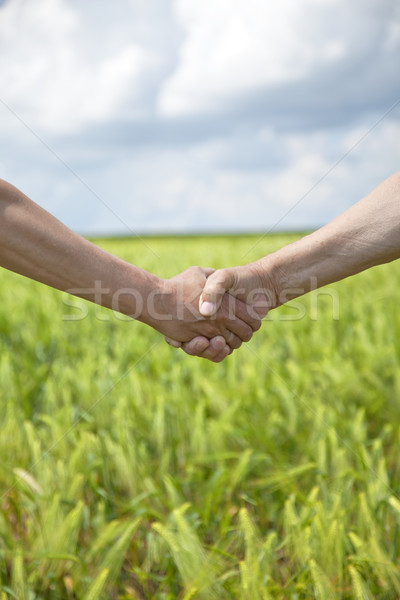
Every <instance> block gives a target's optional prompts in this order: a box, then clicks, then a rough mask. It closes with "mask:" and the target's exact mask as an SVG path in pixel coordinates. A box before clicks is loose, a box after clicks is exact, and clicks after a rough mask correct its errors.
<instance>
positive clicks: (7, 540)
mask: <svg viewBox="0 0 400 600" xmlns="http://www.w3.org/2000/svg"><path fill="white" fill-rule="evenodd" d="M293 239H295V236H288V235H287V236H270V237H267V238H265V239H263V240H262V241H261V242H260V243H259V244H258V245H257V247H256V248H254V249H253V250H252V252H250V253H249V254H247V255H246V257H244V255H245V254H246V253H247V252H248V250H249V249H250V248H251V247H252V246H253V245H254V243H255V241H256V240H257V238H256V237H250V236H247V237H209V238H207V237H202V238H181V239H168V238H164V239H163V238H159V239H152V238H151V239H147V240H146V244H147V245H145V244H143V243H142V242H141V241H140V240H108V241H107V240H102V241H100V242H99V244H100V245H102V246H103V247H104V248H106V249H108V250H110V251H111V252H113V253H116V254H118V255H119V256H121V257H123V258H125V259H127V260H129V261H131V262H134V263H136V264H138V265H139V266H141V267H143V268H146V269H148V270H152V271H153V272H155V273H156V274H158V275H160V276H162V277H169V276H172V275H174V274H175V273H176V272H178V271H181V270H183V269H185V268H186V267H188V266H190V265H192V264H200V265H201V266H213V267H221V266H230V265H234V264H242V263H244V262H248V261H250V260H254V259H255V258H257V257H259V256H261V255H264V254H266V253H268V252H270V251H271V250H273V249H276V248H278V247H280V246H281V245H283V244H285V243H287V242H288V241H291V240H293ZM153 251H154V253H153ZM157 255H158V256H157ZM0 286H1V307H0V340H1V354H0V361H1V362H0V418H1V432H0V494H1V496H0V600H5V599H9V598H10V599H11V598H17V599H18V600H39V599H49V600H53V599H58V598H62V599H64V598H65V599H66V600H70V599H85V600H89V599H91V600H97V599H100V598H112V599H120V600H122V599H129V598H136V599H149V598H156V599H164V600H167V599H170V600H176V599H181V600H183V599H184V600H189V599H209V598H210V599H212V598H214V599H216V600H223V599H225V598H227V599H229V598H235V599H236V598H237V599H240V600H266V599H270V598H274V599H275V598H277V599H281V600H283V599H285V600H289V599H290V600H302V599H307V600H309V599H313V598H317V599H319V600H324V599H341V598H343V599H347V598H348V599H350V598H351V599H357V600H369V599H371V600H373V599H395V598H400V562H399V557H400V428H399V424H400V369H399V353H400V311H399V309H398V307H399V303H400V263H393V264H392V265H385V266H383V267H379V268H376V269H373V270H371V271H369V272H366V273H363V274H360V275H358V276H357V277H354V278H352V279H349V280H346V281H344V282H341V283H339V284H336V285H335V286H333V287H332V290H335V292H334V294H335V296H334V297H333V303H334V310H333V303H332V297H331V296H330V295H319V296H318V295H317V296H316V293H314V295H313V294H311V295H308V296H305V297H304V298H303V299H302V301H301V303H302V307H303V309H304V312H305V315H304V316H303V318H299V317H300V316H301V307H300V306H299V301H297V304H294V305H292V306H290V305H288V306H286V307H282V308H280V309H278V310H276V311H275V312H274V313H271V315H270V316H269V317H267V319H266V322H265V323H264V324H263V327H262V329H261V330H260V332H258V333H257V334H256V335H255V337H254V339H253V340H252V341H251V342H250V343H249V344H248V345H247V346H244V347H242V348H241V349H240V350H238V351H237V352H235V353H234V354H233V355H232V356H231V357H229V358H228V359H227V360H226V361H225V362H223V363H221V364H218V365H215V364H212V363H209V362H207V361H205V360H202V359H198V358H191V357H188V356H186V355H185V354H184V353H183V352H181V351H176V350H173V349H171V348H170V347H168V346H167V345H166V344H165V343H164V342H163V340H162V338H161V336H160V335H159V334H157V333H156V332H154V331H152V330H150V329H149V328H146V327H145V326H144V325H142V324H140V323H136V322H133V321H128V320H121V319H118V318H117V317H116V316H114V315H113V314H112V313H109V312H107V311H106V310H103V309H99V308H98V307H94V306H92V305H89V304H86V306H87V307H88V308H89V311H88V316H87V317H86V318H85V319H83V320H80V321H76V320H66V319H65V317H69V318H71V317H75V316H76V315H77V314H78V313H79V311H78V310H77V309H76V308H73V307H71V306H67V305H66V304H65V302H63V298H64V296H63V295H62V294H61V293H58V292H55V291H54V290H50V289H48V288H45V287H44V286H40V285H39V284H36V283H34V282H31V281H28V280H26V279H24V278H22V277H19V276H17V275H14V274H12V273H8V272H5V271H2V272H0ZM73 302H74V303H80V304H85V303H83V302H80V301H78V300H73ZM337 304H338V305H339V311H340V312H339V315H337V314H336V312H335V311H336V309H337ZM338 316H339V318H338Z"/></svg>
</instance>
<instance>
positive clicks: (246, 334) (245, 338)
mask: <svg viewBox="0 0 400 600" xmlns="http://www.w3.org/2000/svg"><path fill="white" fill-rule="evenodd" d="M252 337H253V330H252V328H251V327H249V326H248V327H247V328H246V330H245V331H244V335H243V338H242V339H243V341H244V342H249V341H250V340H251V338H252Z"/></svg>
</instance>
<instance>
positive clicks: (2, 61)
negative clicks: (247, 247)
mask: <svg viewBox="0 0 400 600" xmlns="http://www.w3.org/2000/svg"><path fill="white" fill-rule="evenodd" d="M0 131H1V136H0V177H1V178H3V179H6V180H8V181H10V182H11V183H13V184H14V185H16V186H17V187H19V188H20V189H22V190H23V191H24V192H25V193H26V194H27V195H28V196H29V197H30V198H32V199H33V200H34V201H35V202H37V203H38V204H40V205H41V206H43V207H44V208H46V209H47V210H49V211H50V212H52V213H53V214H54V215H56V216H57V217H58V218H59V219H61V220H62V221H64V222H65V223H66V224H67V225H69V226H70V227H72V228H73V229H75V230H77V231H79V232H81V233H83V234H85V235H103V234H113V235H115V234H118V235H131V234H134V233H139V234H142V233H191V232H241V231H243V232H247V231H248V232H253V231H254V232H262V233H264V232H268V231H287V230H305V229H312V228H315V227H318V226H320V225H322V224H324V223H326V222H328V221H329V220H331V219H332V218H334V217H335V216H336V215H338V214H339V213H340V212H342V211H343V210H345V209H346V208H348V207H349V206H350V205H352V204H353V203H354V202H356V201H357V200H359V199H361V198H362V197H363V196H365V195H366V194H367V193H368V192H370V191H371V190H372V189H373V188H374V187H376V186H377V185H378V184H379V183H380V182H381V181H382V180H383V179H385V178H386V177H388V176H389V175H390V174H391V173H394V172H396V171H398V170H399V164H400V5H399V2H398V0H352V2H348V0H280V2H276V1H272V0H246V1H244V0H241V1H240V0H202V1H201V2H199V1H198V0H115V2H104V1H102V2H100V1H99V0H35V1H34V2H33V1H32V0H0Z"/></svg>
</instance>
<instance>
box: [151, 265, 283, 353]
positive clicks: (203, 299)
mask: <svg viewBox="0 0 400 600" xmlns="http://www.w3.org/2000/svg"><path fill="white" fill-rule="evenodd" d="M155 290H156V293H155ZM152 292H153V293H152V294H151V296H150V297H149V296H148V297H147V298H148V301H147V302H146V304H147V306H146V307H144V308H143V311H142V314H141V315H140V316H139V320H141V321H143V322H144V323H146V324H148V325H150V326H152V327H153V328H154V329H157V330H158V331H159V332H160V333H162V334H163V335H164V336H165V340H166V341H167V343H168V344H170V345H171V346H173V347H175V348H182V349H183V350H184V351H185V352H186V353H187V354H190V355H191V356H201V357H203V358H207V359H208V360H211V361H213V362H221V361H222V360H224V359H225V358H226V357H227V356H228V355H229V354H231V353H232V352H233V350H235V349H237V348H239V347H240V346H241V345H242V342H248V341H249V340H250V339H251V337H252V335H253V333H254V332H255V331H257V330H258V329H259V328H260V327H261V319H262V318H263V317H264V316H265V315H266V314H267V313H268V311H269V310H270V309H271V308H273V307H274V306H275V305H276V302H274V298H275V293H274V289H273V285H272V281H271V279H268V278H267V276H266V275H265V274H264V273H263V270H262V268H261V265H258V264H257V263H253V264H250V265H246V266H244V267H234V268H231V269H221V270H219V271H214V270H213V269H203V268H201V267H190V268H189V269H187V270H186V271H184V272H183V273H180V274H179V275H176V276H175V277H172V278H171V279H168V280H165V281H160V280H158V281H157V283H156V287H153V289H152ZM149 298H151V300H150V301H149Z"/></svg>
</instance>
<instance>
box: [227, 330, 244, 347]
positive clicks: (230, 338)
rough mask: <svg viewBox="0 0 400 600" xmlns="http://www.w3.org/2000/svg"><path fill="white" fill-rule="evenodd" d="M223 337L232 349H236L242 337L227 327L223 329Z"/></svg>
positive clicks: (240, 343)
mask: <svg viewBox="0 0 400 600" xmlns="http://www.w3.org/2000/svg"><path fill="white" fill-rule="evenodd" d="M224 338H225V342H226V343H227V344H228V346H230V347H231V348H232V350H237V349H238V348H240V346H241V345H242V339H241V338H240V337H239V336H238V335H236V334H235V333H233V332H232V331H230V330H229V329H227V330H226V331H224ZM244 341H247V340H244Z"/></svg>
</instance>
